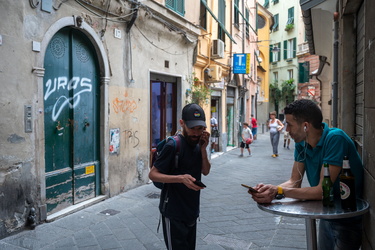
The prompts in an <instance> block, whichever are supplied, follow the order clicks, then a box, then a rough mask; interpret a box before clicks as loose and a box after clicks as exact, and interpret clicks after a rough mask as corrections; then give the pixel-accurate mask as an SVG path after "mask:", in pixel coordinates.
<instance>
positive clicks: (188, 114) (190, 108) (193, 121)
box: [182, 103, 207, 128]
mask: <svg viewBox="0 0 375 250" xmlns="http://www.w3.org/2000/svg"><path fill="white" fill-rule="evenodd" d="M182 120H184V122H185V124H186V126H187V127H188V128H193V127H196V126H202V127H205V128H207V125H206V116H205V114H204V111H203V109H202V108H201V106H199V105H198V104H196V103H190V104H188V105H186V106H185V107H184V108H183V109H182Z"/></svg>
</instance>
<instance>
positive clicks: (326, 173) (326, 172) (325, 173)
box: [324, 167, 330, 177]
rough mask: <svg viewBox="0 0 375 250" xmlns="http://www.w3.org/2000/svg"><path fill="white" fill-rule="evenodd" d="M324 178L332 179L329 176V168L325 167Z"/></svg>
mask: <svg viewBox="0 0 375 250" xmlns="http://www.w3.org/2000/svg"><path fill="white" fill-rule="evenodd" d="M324 177H330V176H329V168H328V167H324Z"/></svg>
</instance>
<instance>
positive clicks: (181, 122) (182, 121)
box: [180, 119, 185, 127]
mask: <svg viewBox="0 0 375 250" xmlns="http://www.w3.org/2000/svg"><path fill="white" fill-rule="evenodd" d="M180 125H181V127H183V126H184V125H185V122H184V120H182V119H180Z"/></svg>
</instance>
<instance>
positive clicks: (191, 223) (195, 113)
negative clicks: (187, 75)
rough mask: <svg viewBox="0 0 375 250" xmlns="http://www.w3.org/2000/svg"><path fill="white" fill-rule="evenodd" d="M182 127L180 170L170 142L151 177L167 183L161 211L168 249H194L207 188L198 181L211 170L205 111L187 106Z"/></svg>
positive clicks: (164, 188) (180, 136)
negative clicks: (202, 195) (201, 202)
mask: <svg viewBox="0 0 375 250" xmlns="http://www.w3.org/2000/svg"><path fill="white" fill-rule="evenodd" d="M180 125H181V127H182V135H179V140H180V150H179V157H178V167H177V168H176V167H175V163H174V160H175V153H176V151H175V150H176V146H175V143H174V141H172V140H169V141H168V142H167V143H166V145H165V146H164V148H163V149H162V150H161V152H160V155H159V157H158V159H157V160H156V161H155V164H154V166H153V167H152V168H151V170H150V174H149V178H150V179H151V180H152V181H155V182H162V183H164V187H163V189H162V192H161V196H160V204H159V210H160V213H161V214H162V221H163V234H164V241H165V244H166V246H167V249H169V250H171V249H195V242H196V229H197V225H196V222H197V218H198V216H199V198H200V190H201V189H203V188H204V187H202V186H200V185H197V184H195V182H196V181H200V180H201V174H204V175H208V173H209V172H210V169H211V164H210V162H209V161H208V157H207V151H206V147H207V145H208V142H209V138H210V134H209V133H208V132H207V131H206V127H207V126H206V116H205V114H204V111H203V109H202V108H201V107H200V106H199V105H198V104H195V103H191V104H188V105H186V106H185V107H184V108H183V110H182V119H181V120H180Z"/></svg>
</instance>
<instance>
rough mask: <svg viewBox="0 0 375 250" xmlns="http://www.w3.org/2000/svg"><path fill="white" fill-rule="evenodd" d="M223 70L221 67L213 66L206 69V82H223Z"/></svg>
mask: <svg viewBox="0 0 375 250" xmlns="http://www.w3.org/2000/svg"><path fill="white" fill-rule="evenodd" d="M222 78H223V69H222V67H221V66H219V65H212V66H210V67H208V68H207V69H206V74H205V81H206V82H221V81H222V80H223V79H222Z"/></svg>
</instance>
